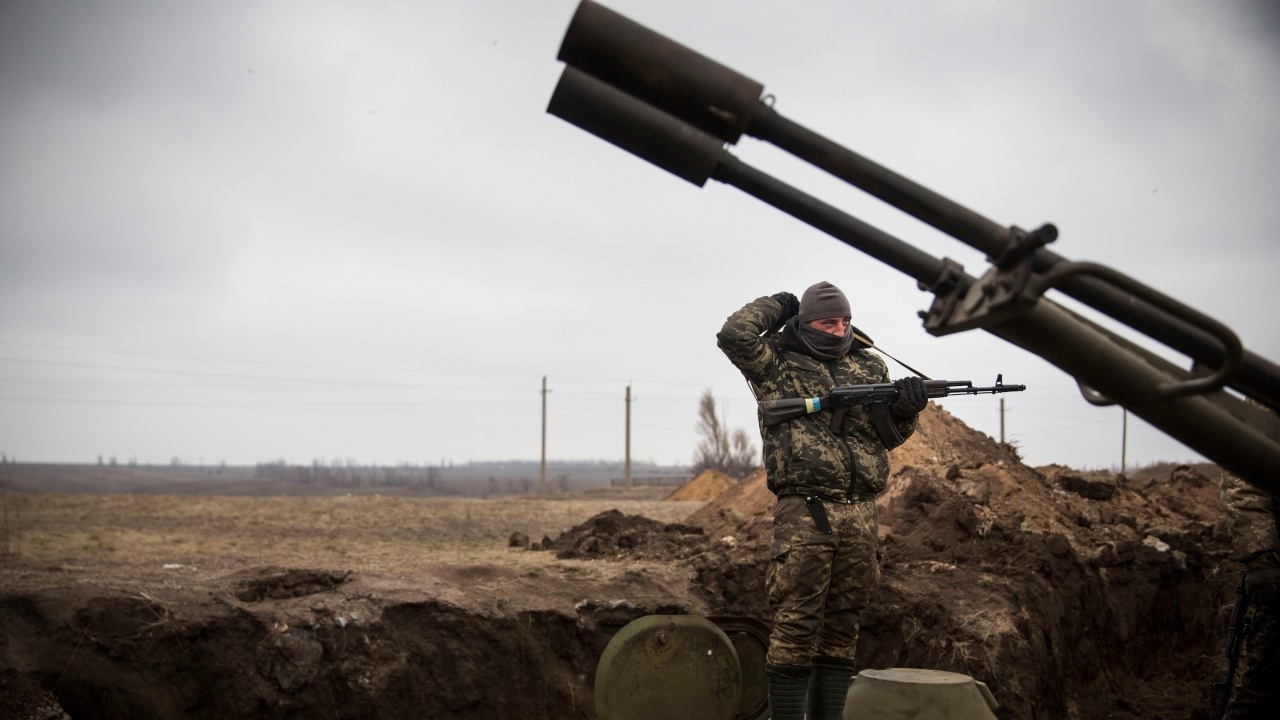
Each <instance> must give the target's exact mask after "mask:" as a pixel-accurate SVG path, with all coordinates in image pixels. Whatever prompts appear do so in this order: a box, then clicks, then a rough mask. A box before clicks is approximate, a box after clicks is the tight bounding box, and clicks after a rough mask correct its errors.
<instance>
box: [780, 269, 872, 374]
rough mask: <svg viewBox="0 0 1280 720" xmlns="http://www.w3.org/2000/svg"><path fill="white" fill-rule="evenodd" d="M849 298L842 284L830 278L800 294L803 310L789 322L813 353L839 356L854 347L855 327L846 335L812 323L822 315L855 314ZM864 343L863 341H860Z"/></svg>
mask: <svg viewBox="0 0 1280 720" xmlns="http://www.w3.org/2000/svg"><path fill="white" fill-rule="evenodd" d="M851 314H852V313H851V312H850V309H849V299H848V298H846V297H845V296H844V293H842V292H840V288H838V287H836V286H835V285H832V284H831V283H829V282H825V281H824V282H820V283H818V284H816V285H811V286H810V287H809V289H808V290H805V291H804V295H802V296H801V297H800V314H799V315H796V316H795V317H794V318H792V319H791V320H790V321H789V322H788V323H787V329H788V330H790V331H791V332H792V333H794V338H795V339H796V340H797V341H799V344H800V346H801V347H803V348H804V349H805V351H806V352H808V354H809V355H811V356H813V357H815V358H817V359H819V360H838V359H840V358H842V357H844V356H845V355H848V354H849V349H850V348H852V347H853V335H854V333H853V327H852V326H850V327H848V328H847V329H846V330H845V333H844V337H837V336H835V335H832V334H831V333H829V332H823V331H821V330H819V329H817V328H815V327H812V326H810V325H809V323H810V322H811V321H813V320H821V319H822V318H830V317H842V318H848V317H850V316H851ZM859 344H860V345H861V343H859Z"/></svg>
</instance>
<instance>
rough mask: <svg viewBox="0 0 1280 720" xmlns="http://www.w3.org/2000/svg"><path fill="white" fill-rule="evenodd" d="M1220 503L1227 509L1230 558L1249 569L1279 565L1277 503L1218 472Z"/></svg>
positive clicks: (1227, 474) (1230, 475)
mask: <svg viewBox="0 0 1280 720" xmlns="http://www.w3.org/2000/svg"><path fill="white" fill-rule="evenodd" d="M1221 489H1222V504H1223V506H1224V507H1226V509H1227V532H1228V533H1229V534H1230V535H1231V546H1232V553H1231V556H1232V558H1234V559H1236V560H1239V561H1240V562H1242V563H1244V564H1245V566H1246V567H1248V568H1249V569H1250V570H1264V569H1267V568H1277V567H1280V533H1277V529H1276V528H1277V518H1276V511H1277V509H1280V508H1277V505H1276V501H1275V498H1272V497H1271V496H1270V495H1268V494H1267V493H1266V492H1265V491H1263V490H1261V489H1259V488H1257V487H1254V486H1253V485H1250V484H1249V483H1247V482H1245V481H1243V480H1241V479H1240V478H1238V477H1236V476H1235V475H1232V474H1231V473H1226V472H1224V473H1223V474H1222V483H1221Z"/></svg>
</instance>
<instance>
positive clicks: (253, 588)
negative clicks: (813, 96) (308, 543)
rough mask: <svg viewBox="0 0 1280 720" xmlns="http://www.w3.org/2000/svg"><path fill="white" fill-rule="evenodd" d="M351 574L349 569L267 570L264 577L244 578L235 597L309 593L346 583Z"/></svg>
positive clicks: (283, 596)
mask: <svg viewBox="0 0 1280 720" xmlns="http://www.w3.org/2000/svg"><path fill="white" fill-rule="evenodd" d="M350 578H351V572H350V571H339V572H328V571H324V570H282V571H267V572H266V574H265V575H264V576H262V577H255V578H252V579H249V580H245V581H244V582H243V583H242V588H241V590H240V591H239V592H237V593H236V597H237V598H239V599H240V600H242V601H244V602H261V601H263V600H285V599H288V598H299V597H306V596H308V595H315V594H317V593H322V592H326V591H328V590H332V589H333V588H336V587H338V586H340V585H342V584H344V583H346V582H347V581H348V580H349V579H350Z"/></svg>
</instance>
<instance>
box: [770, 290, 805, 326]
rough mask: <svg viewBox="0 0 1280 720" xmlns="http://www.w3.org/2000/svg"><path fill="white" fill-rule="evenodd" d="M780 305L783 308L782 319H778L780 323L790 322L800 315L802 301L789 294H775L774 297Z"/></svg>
mask: <svg viewBox="0 0 1280 720" xmlns="http://www.w3.org/2000/svg"><path fill="white" fill-rule="evenodd" d="M772 297H773V299H774V300H777V301H778V304H779V305H781V306H782V317H781V318H779V319H778V322H779V323H782V322H785V321H787V320H790V319H791V318H793V317H795V316H796V315H799V314H800V300H798V299H797V298H796V296H795V295H793V294H791V293H789V292H780V293H774V295H773V296H772Z"/></svg>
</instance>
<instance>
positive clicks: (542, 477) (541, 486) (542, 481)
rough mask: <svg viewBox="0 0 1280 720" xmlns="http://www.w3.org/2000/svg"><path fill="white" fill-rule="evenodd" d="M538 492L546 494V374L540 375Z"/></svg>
mask: <svg viewBox="0 0 1280 720" xmlns="http://www.w3.org/2000/svg"><path fill="white" fill-rule="evenodd" d="M538 477H539V480H538V494H539V495H542V496H543V497H546V495H547V376H546V375H543V376H542V466H541V468H540V470H539V474H538Z"/></svg>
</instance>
